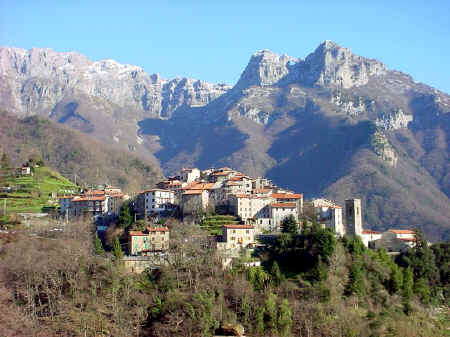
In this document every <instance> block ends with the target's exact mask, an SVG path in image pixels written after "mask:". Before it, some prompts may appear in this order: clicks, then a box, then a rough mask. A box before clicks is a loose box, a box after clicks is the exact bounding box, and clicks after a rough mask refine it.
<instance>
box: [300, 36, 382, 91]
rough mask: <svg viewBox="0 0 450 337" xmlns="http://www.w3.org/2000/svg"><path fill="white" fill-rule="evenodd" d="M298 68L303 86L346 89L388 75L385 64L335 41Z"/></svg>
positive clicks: (325, 44)
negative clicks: (354, 51)
mask: <svg viewBox="0 0 450 337" xmlns="http://www.w3.org/2000/svg"><path fill="white" fill-rule="evenodd" d="M295 68H296V69H295V73H296V74H295V76H296V77H297V80H298V81H299V82H300V83H302V84H305V85H309V86H324V87H338V88H344V89H348V88H351V87H355V86H361V85H364V84H367V82H368V81H369V78H370V77H371V76H376V75H383V74H385V73H386V66H385V65H384V64H383V63H381V62H379V61H377V60H372V59H367V58H364V57H361V56H358V55H355V54H353V53H352V52H351V51H350V49H348V48H343V47H341V46H339V45H337V44H336V43H334V42H332V41H325V42H323V43H322V44H321V45H320V46H319V47H318V48H317V49H316V50H315V51H314V52H313V53H312V54H309V55H308V56H307V57H306V59H305V61H304V62H300V63H298V64H297V65H296V67H295Z"/></svg>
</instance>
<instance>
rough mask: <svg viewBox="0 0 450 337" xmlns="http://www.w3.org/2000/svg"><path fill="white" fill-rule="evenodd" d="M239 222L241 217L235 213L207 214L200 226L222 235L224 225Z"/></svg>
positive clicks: (211, 232) (214, 233) (210, 232)
mask: <svg viewBox="0 0 450 337" xmlns="http://www.w3.org/2000/svg"><path fill="white" fill-rule="evenodd" d="M237 224H239V219H238V218H237V217H235V216H234V215H207V216H206V217H205V219H204V220H203V221H202V222H201V224H200V226H201V227H202V228H203V229H205V230H207V231H208V233H209V234H213V235H220V234H222V226H224V225H237Z"/></svg>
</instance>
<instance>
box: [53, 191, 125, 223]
mask: <svg viewBox="0 0 450 337" xmlns="http://www.w3.org/2000/svg"><path fill="white" fill-rule="evenodd" d="M127 199H129V196H128V195H126V194H124V193H123V192H122V191H121V189H120V188H117V187H112V186H104V187H102V188H99V189H96V190H88V191H85V192H84V193H82V194H77V195H63V196H60V197H59V207H60V212H61V214H62V215H67V216H69V215H70V216H91V217H93V218H97V217H102V216H106V215H109V216H118V215H119V212H120V208H121V206H122V203H123V202H124V201H125V200H127Z"/></svg>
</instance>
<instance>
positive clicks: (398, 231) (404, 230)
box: [389, 229, 416, 234]
mask: <svg viewBox="0 0 450 337" xmlns="http://www.w3.org/2000/svg"><path fill="white" fill-rule="evenodd" d="M389 231H390V232H392V233H395V234H416V232H414V231H412V230H409V229H390V230H389Z"/></svg>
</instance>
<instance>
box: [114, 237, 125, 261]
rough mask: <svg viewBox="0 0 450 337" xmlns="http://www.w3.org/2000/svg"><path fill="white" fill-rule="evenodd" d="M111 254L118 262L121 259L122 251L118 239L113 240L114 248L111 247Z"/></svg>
mask: <svg viewBox="0 0 450 337" xmlns="http://www.w3.org/2000/svg"><path fill="white" fill-rule="evenodd" d="M113 252H114V256H115V257H116V258H117V259H118V260H120V259H122V257H123V251H122V248H121V247H120V242H119V238H118V237H117V236H116V237H115V238H114V247H113Z"/></svg>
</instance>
